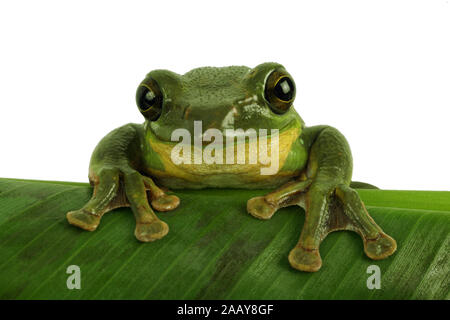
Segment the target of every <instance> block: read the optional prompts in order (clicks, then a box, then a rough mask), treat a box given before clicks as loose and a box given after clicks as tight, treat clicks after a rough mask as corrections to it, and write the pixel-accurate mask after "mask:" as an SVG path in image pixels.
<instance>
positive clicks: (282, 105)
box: [264, 71, 295, 114]
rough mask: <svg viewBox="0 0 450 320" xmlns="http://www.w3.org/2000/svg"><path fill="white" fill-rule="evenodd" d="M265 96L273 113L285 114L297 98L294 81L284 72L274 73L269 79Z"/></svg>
mask: <svg viewBox="0 0 450 320" xmlns="http://www.w3.org/2000/svg"><path fill="white" fill-rule="evenodd" d="M264 96H265V98H266V100H267V102H269V105H270V108H271V109H272V111H273V112H275V113H278V114H282V113H285V112H286V111H288V110H289V108H290V107H291V106H292V102H293V101H294V98H295V84H294V80H292V78H291V76H290V75H289V74H288V73H286V72H284V71H274V72H272V73H271V74H270V75H269V77H268V78H267V81H266V88H265V91H264Z"/></svg>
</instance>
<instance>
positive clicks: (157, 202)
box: [143, 177, 180, 211]
mask: <svg viewBox="0 0 450 320" xmlns="http://www.w3.org/2000/svg"><path fill="white" fill-rule="evenodd" d="M143 179H144V184H145V187H146V189H147V190H148V191H149V193H150V199H151V205H152V207H153V209H155V210H157V211H171V210H174V209H176V208H177V207H178V205H179V204H180V199H179V198H178V197H177V196H175V195H168V194H166V193H165V192H164V191H163V190H162V189H161V188H159V187H158V186H157V185H156V184H155V183H154V182H153V180H152V179H150V178H148V177H143Z"/></svg>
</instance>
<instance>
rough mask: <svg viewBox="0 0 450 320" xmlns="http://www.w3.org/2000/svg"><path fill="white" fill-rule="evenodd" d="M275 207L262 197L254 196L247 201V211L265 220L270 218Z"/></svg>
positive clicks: (275, 209)
mask: <svg viewBox="0 0 450 320" xmlns="http://www.w3.org/2000/svg"><path fill="white" fill-rule="evenodd" d="M277 209H278V208H277V207H276V206H274V205H271V204H270V203H268V202H267V201H266V200H265V198H264V197H255V198H251V199H250V200H248V201H247V211H248V213H250V214H251V215H252V216H254V217H255V218H258V219H263V220H267V219H270V218H272V216H273V214H274V213H275V212H276V211H277Z"/></svg>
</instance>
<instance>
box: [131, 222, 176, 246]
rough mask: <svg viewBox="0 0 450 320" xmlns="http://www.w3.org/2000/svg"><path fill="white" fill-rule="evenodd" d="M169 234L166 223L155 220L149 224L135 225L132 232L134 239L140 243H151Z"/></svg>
mask: <svg viewBox="0 0 450 320" xmlns="http://www.w3.org/2000/svg"><path fill="white" fill-rule="evenodd" d="M168 232H169V226H168V225H167V223H165V222H164V221H161V220H155V221H153V222H151V223H137V224H136V230H135V232H134V234H135V236H136V238H137V239H138V240H139V241H142V242H151V241H155V240H158V239H161V238H162V237H164V236H165V235H166V234H167V233H168Z"/></svg>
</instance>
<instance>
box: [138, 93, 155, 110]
mask: <svg viewBox="0 0 450 320" xmlns="http://www.w3.org/2000/svg"><path fill="white" fill-rule="evenodd" d="M155 101H156V95H155V93H154V92H153V91H152V90H149V89H148V88H145V90H144V92H143V93H142V98H141V109H143V110H147V109H149V108H151V107H152V106H153V105H154V104H155Z"/></svg>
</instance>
